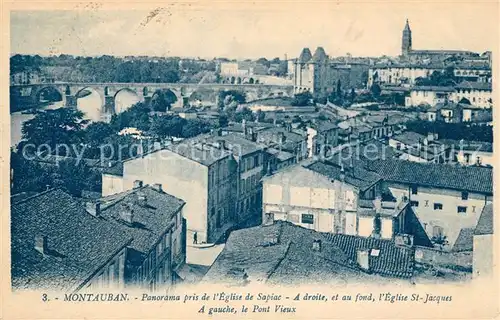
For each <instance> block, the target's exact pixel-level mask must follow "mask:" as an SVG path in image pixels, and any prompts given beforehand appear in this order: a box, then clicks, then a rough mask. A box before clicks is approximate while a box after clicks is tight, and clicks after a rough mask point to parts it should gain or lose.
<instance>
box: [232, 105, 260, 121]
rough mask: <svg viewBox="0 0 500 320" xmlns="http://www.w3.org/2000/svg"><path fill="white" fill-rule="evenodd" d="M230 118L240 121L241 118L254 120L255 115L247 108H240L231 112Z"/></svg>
mask: <svg viewBox="0 0 500 320" xmlns="http://www.w3.org/2000/svg"><path fill="white" fill-rule="evenodd" d="M232 120H233V121H235V122H242V121H243V120H245V121H254V120H255V116H254V114H253V112H252V110H250V109H248V108H241V109H240V110H237V111H236V112H235V113H234V114H232Z"/></svg>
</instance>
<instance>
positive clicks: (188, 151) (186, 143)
mask: <svg viewBox="0 0 500 320" xmlns="http://www.w3.org/2000/svg"><path fill="white" fill-rule="evenodd" d="M165 149H166V150H169V151H171V152H173V153H176V154H178V155H180V156H182V157H185V158H187V159H190V160H192V161H195V162H198V163H200V164H202V165H204V166H210V165H212V164H214V163H216V162H217V161H220V160H222V159H224V158H226V157H229V156H231V155H232V152H231V151H229V150H222V149H220V148H217V147H214V146H212V145H210V144H207V143H206V142H205V141H203V140H201V139H200V137H195V138H191V139H186V140H183V141H181V142H179V143H175V144H171V145H169V146H167V147H166V148H165ZM155 152H161V150H157V151H155Z"/></svg>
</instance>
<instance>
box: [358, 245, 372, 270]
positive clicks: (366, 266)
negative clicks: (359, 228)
mask: <svg viewBox="0 0 500 320" xmlns="http://www.w3.org/2000/svg"><path fill="white" fill-rule="evenodd" d="M356 257H357V262H358V265H359V267H360V268H361V269H363V270H365V271H369V270H370V250H358V251H357V255H356Z"/></svg>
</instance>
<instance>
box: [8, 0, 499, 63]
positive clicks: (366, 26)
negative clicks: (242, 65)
mask: <svg viewBox="0 0 500 320" xmlns="http://www.w3.org/2000/svg"><path fill="white" fill-rule="evenodd" d="M10 19H11V25H10V32H11V54H15V53H23V54H39V55H59V54H73V55H81V56H96V55H103V54H108V55H117V56H125V55H148V56H183V57H202V58H213V57H227V58H235V59H242V58H259V57H266V58H274V57H280V58H283V57H284V56H285V54H286V55H287V56H288V58H294V57H297V56H298V55H299V54H300V51H301V50H302V48H304V47H309V48H310V49H311V51H313V52H314V50H315V48H316V47H318V46H322V47H324V49H325V50H326V52H327V54H329V55H330V56H341V55H345V54H346V53H350V54H352V55H353V56H381V55H390V56H391V55H398V54H399V53H400V51H401V32H402V30H403V27H404V25H405V22H406V19H409V22H410V26H411V29H412V35H413V48H414V49H464V50H472V51H477V52H484V51H487V50H495V49H496V48H497V47H498V42H497V41H498V36H499V33H498V28H499V23H498V4H497V3H496V2H483V3H481V2H473V1H468V2H462V3H460V2H458V3H457V2H454V3H450V2H446V0H441V1H440V2H439V3H434V2H429V1H419V3H418V4H417V3H415V2H405V3H401V2H391V3H389V2H382V3H376V4H374V3H370V2H368V1H364V2H354V1H351V2H348V3H344V2H325V1H321V2H319V1H318V2H308V3H305V2H301V1H297V2H290V1H286V2H283V1H281V2H278V1H274V2H244V3H240V4H234V3H233V4H230V3H228V2H224V3H222V2H215V3H206V2H198V3H176V4H171V5H168V6H163V7H149V8H146V7H144V8H143V7H141V9H140V10H137V9H136V10H129V9H127V8H125V9H121V10H119V11H116V10H114V11H113V10H108V9H107V8H104V7H102V8H99V9H93V10H79V11H76V10H67V11H47V10H45V11H27V10H23V11H12V12H11V15H10Z"/></svg>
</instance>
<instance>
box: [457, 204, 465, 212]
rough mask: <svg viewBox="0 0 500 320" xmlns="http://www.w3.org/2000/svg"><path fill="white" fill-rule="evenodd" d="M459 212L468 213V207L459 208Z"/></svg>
mask: <svg viewBox="0 0 500 320" xmlns="http://www.w3.org/2000/svg"><path fill="white" fill-rule="evenodd" d="M457 212H458V213H467V207H463V206H458V207H457Z"/></svg>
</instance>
